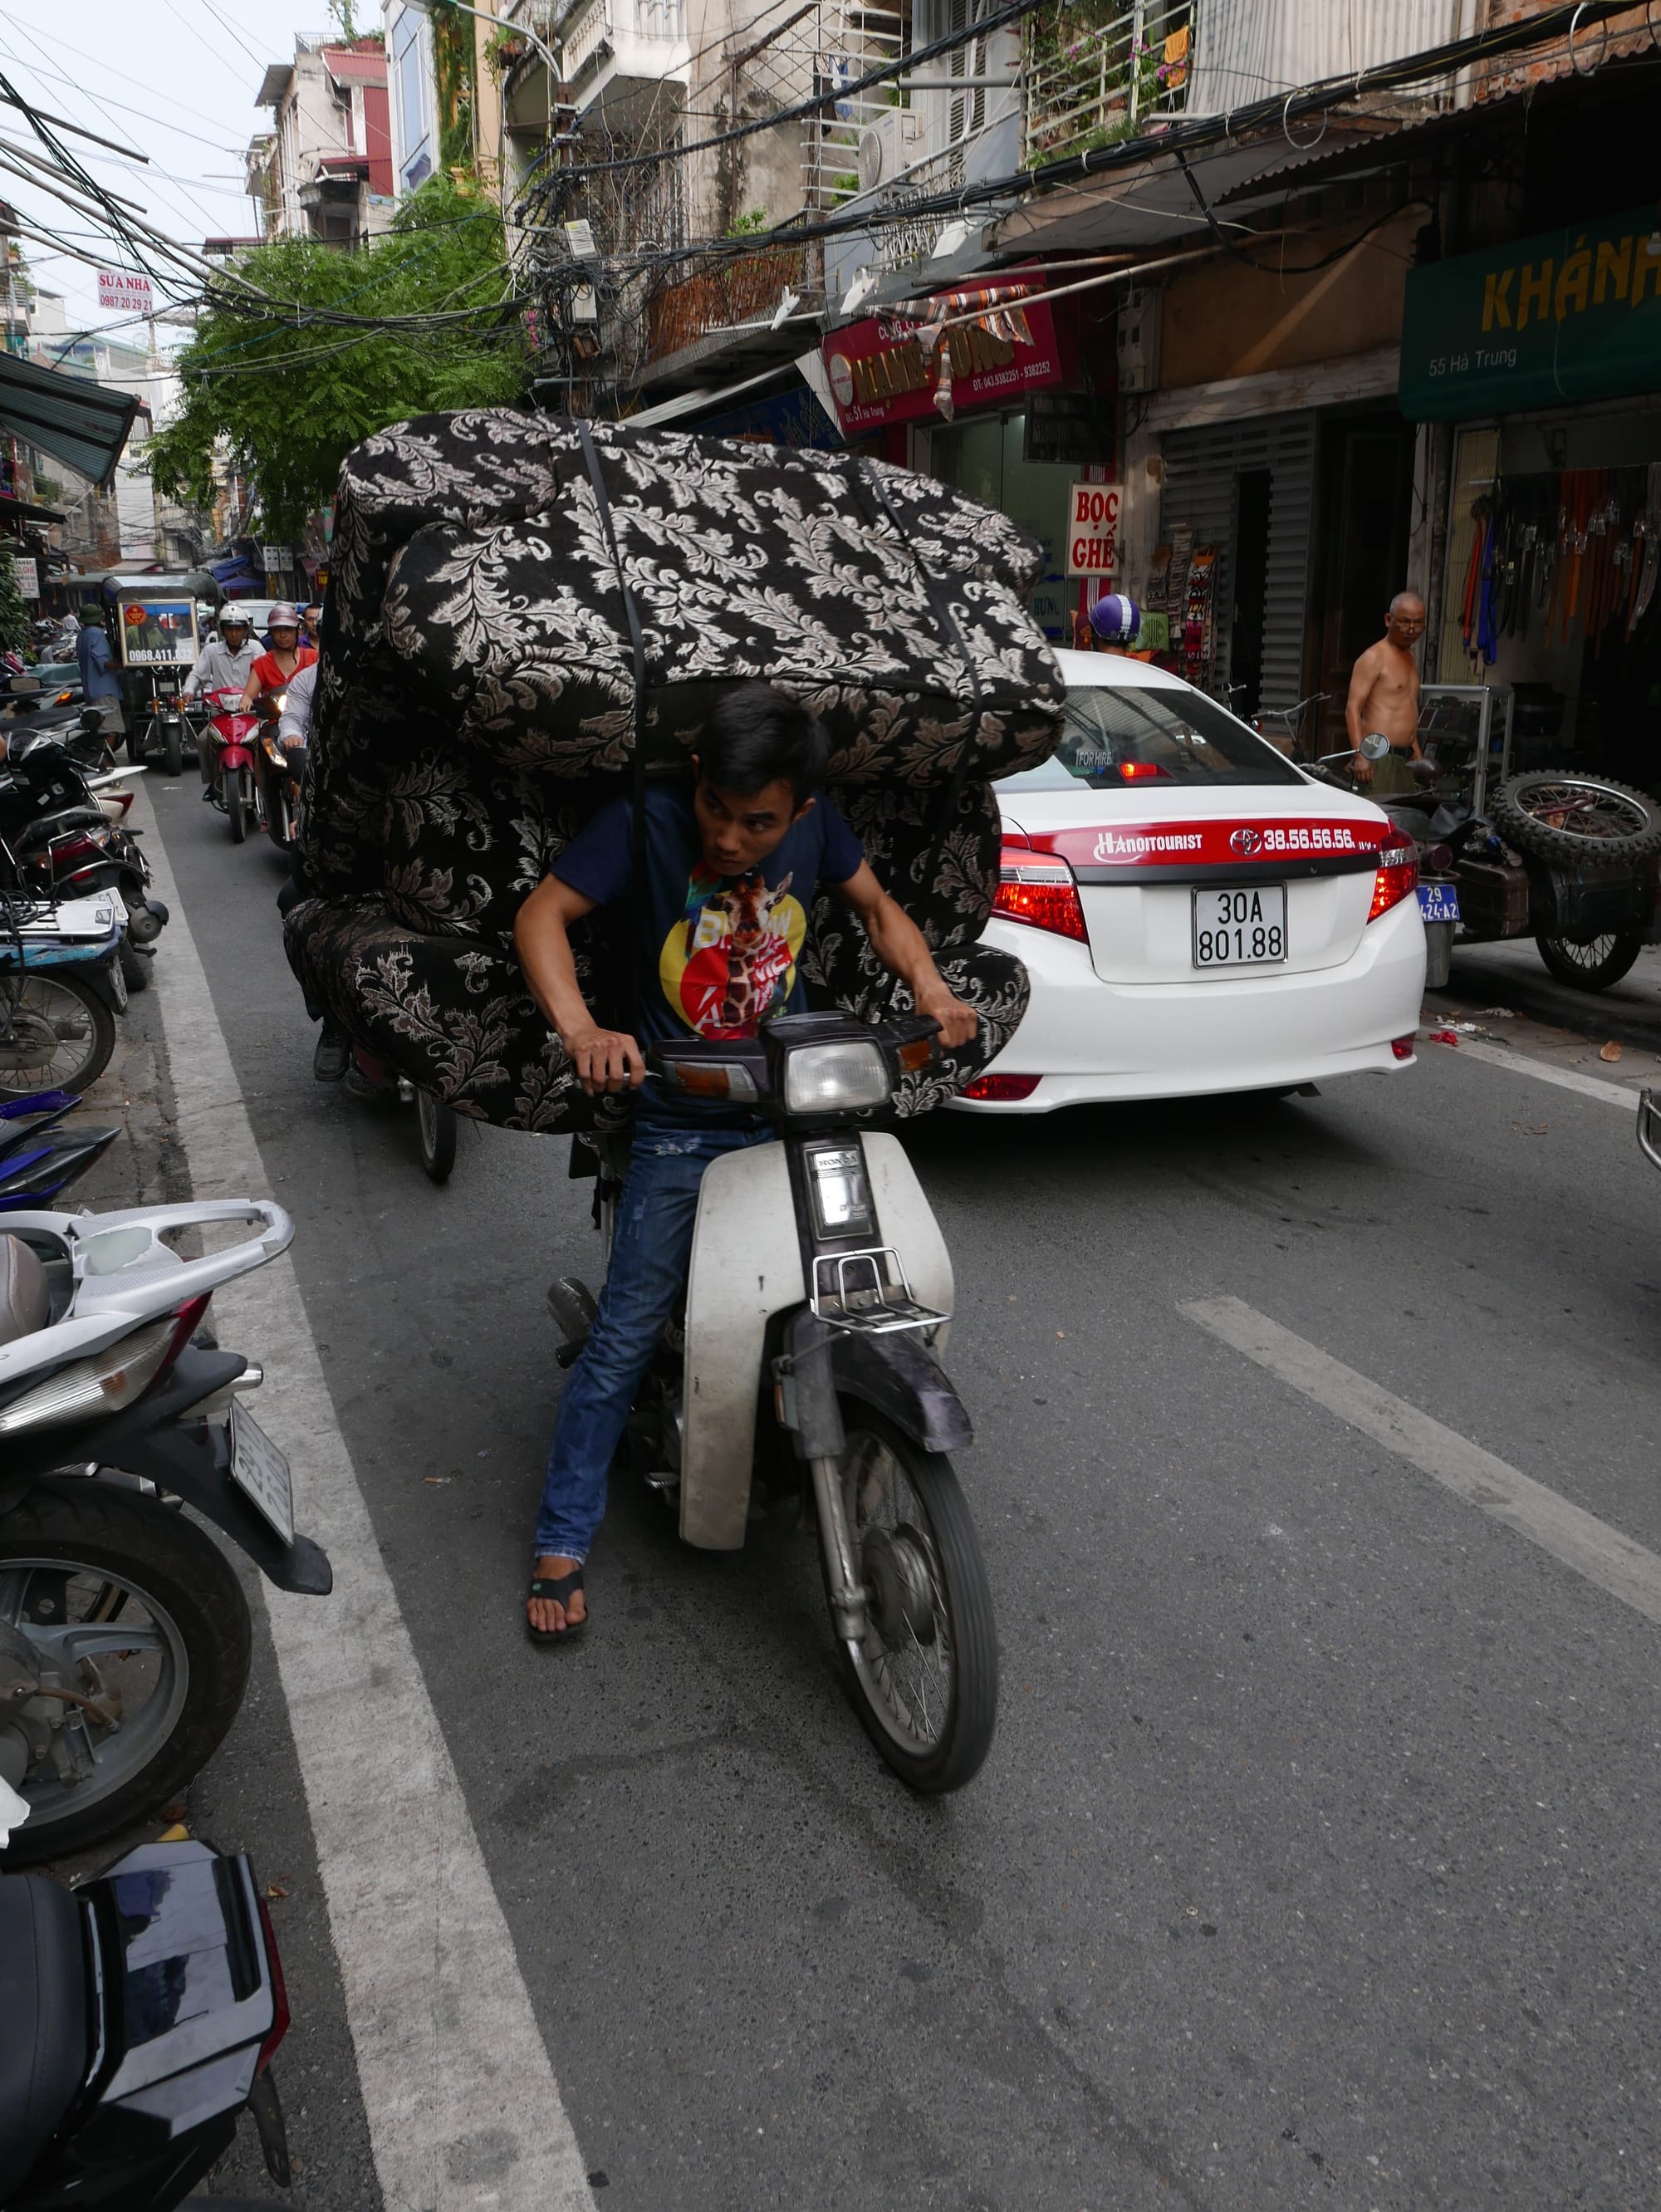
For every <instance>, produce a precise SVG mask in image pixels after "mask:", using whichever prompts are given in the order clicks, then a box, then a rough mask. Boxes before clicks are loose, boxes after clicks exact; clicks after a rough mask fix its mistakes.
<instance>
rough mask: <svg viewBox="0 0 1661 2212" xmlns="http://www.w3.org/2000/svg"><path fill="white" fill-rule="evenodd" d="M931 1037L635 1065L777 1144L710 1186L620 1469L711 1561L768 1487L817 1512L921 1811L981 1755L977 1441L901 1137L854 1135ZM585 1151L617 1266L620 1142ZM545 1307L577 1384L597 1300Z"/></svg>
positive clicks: (845, 1642)
mask: <svg viewBox="0 0 1661 2212" xmlns="http://www.w3.org/2000/svg"><path fill="white" fill-rule="evenodd" d="M937 1029H938V1024H936V1023H934V1022H932V1021H929V1020H927V1019H924V1018H918V1017H911V1018H906V1019H904V1020H900V1021H894V1022H889V1023H887V1024H883V1025H882V1026H881V1027H879V1028H875V1029H873V1028H868V1027H867V1026H866V1025H865V1024H863V1023H861V1022H858V1021H855V1020H854V1019H852V1017H850V1016H848V1015H845V1014H840V1013H814V1014H791V1015H787V1016H785V1017H784V1018H781V1019H779V1020H776V1021H772V1022H769V1023H767V1024H766V1026H765V1029H764V1030H763V1033H762V1035H761V1036H760V1037H759V1038H745V1039H738V1040H731V1041H728V1040H713V1039H707V1038H701V1037H700V1038H694V1039H688V1041H686V1042H676V1043H674V1044H666V1045H661V1046H658V1047H655V1048H648V1050H647V1053H646V1061H647V1065H648V1066H649V1067H650V1068H651V1070H652V1073H653V1075H654V1076H655V1077H657V1078H658V1079H659V1080H660V1081H661V1083H662V1084H663V1086H664V1091H666V1092H668V1093H670V1095H672V1096H675V1097H681V1098H683V1099H686V1100H688V1101H694V1100H695V1101H701V1102H705V1103H718V1102H730V1103H735V1104H742V1105H743V1106H744V1107H746V1108H747V1109H750V1110H752V1111H755V1112H759V1113H761V1114H764V1115H767V1117H768V1119H769V1120H771V1121H772V1122H773V1126H774V1127H775V1128H776V1129H777V1131H778V1133H779V1140H780V1141H779V1142H778V1143H776V1144H764V1145H757V1146H751V1147H749V1148H748V1149H746V1150H743V1151H740V1152H730V1153H727V1154H725V1155H724V1156H723V1157H721V1158H718V1159H716V1160H715V1161H713V1162H712V1164H711V1165H710V1167H709V1168H708V1169H707V1170H706V1173H705V1176H704V1179H703V1183H702V1186H701V1188H700V1193H699V1200H698V1218H697V1227H696V1231H695V1233H694V1242H693V1248H692V1264H691V1269H690V1273H689V1275H688V1283H687V1293H686V1307H685V1322H684V1327H683V1328H682V1327H675V1328H670V1329H668V1330H666V1331H665V1333H664V1341H663V1344H662V1346H661V1348H660V1351H659V1353H658V1360H657V1362H656V1364H655V1366H654V1368H653V1370H652V1373H651V1374H650V1375H649V1376H648V1377H647V1380H646V1384H645V1386H644V1387H643V1389H642V1391H641V1394H640V1399H639V1400H638V1401H637V1402H636V1406H635V1409H634V1412H633V1415H632V1416H631V1419H630V1425H629V1434H628V1442H627V1449H628V1451H629V1454H630V1456H631V1457H632V1459H633V1461H634V1462H635V1464H636V1465H637V1467H638V1468H639V1469H640V1472H641V1473H642V1474H644V1475H645V1477H646V1480H647V1482H648V1483H649V1484H650V1485H651V1486H652V1487H653V1488H654V1489H656V1490H657V1491H658V1492H660V1493H661V1494H662V1495H663V1496H664V1497H665V1498H668V1499H670V1500H671V1501H673V1502H674V1503H675V1504H676V1506H677V1508H678V1511H679V1515H680V1529H681V1534H682V1537H683V1538H684V1539H685V1541H687V1542H688V1543H690V1544H694V1545H697V1546H700V1547H703V1548H706V1549H709V1550H714V1551H733V1550H737V1549H738V1548H739V1547H741V1546H742V1545H743V1541H744V1535H745V1528H746V1524H747V1522H748V1520H749V1511H750V1500H751V1494H752V1487H753V1486H754V1485H755V1484H757V1483H758V1482H759V1484H760V1485H761V1486H762V1487H763V1488H765V1489H777V1488H778V1487H779V1486H781V1484H782V1485H784V1486H788V1487H789V1488H791V1489H793V1490H794V1491H795V1492H797V1495H798V1496H799V1497H801V1498H802V1499H803V1505H804V1507H805V1504H806V1500H807V1498H808V1497H809V1496H810V1498H811V1500H812V1510H814V1512H815V1515H816V1517H817V1521H818V1527H819V1539H820V1547H821V1558H822V1564H823V1570H824V1577H825V1586H826V1591H827V1596H828V1599H829V1604H830V1612H831V1617H832V1621H833V1625H834V1636H835V1639H836V1644H837V1650H838V1655H839V1657H840V1662H841V1668H842V1674H843V1679H844V1682H845V1684H846V1688H847V1691H848V1693H849V1696H850V1698H851V1699H852V1703H853V1705H854V1707H855V1710H856V1711H857V1712H858V1715H859V1717H860V1720H861V1721H862V1722H863V1723H864V1727H865V1729H866V1731H867V1733H868V1734H869V1735H870V1739H871V1741H872V1742H873V1743H874V1744H875V1745H876V1749H877V1751H878V1752H879V1753H881V1755H882V1758H883V1759H885V1760H886V1761H887V1762H888V1765H889V1766H890V1767H891V1768H892V1769H893V1770H894V1772H895V1773H896V1774H897V1775H899V1776H900V1779H901V1780H902V1781H904V1782H906V1783H907V1784H910V1786H911V1787H912V1789H913V1790H919V1791H924V1792H928V1793H935V1792H940V1791H944V1790H956V1789H960V1788H961V1786H962V1785H963V1784H965V1783H966V1782H967V1781H968V1780H969V1779H970V1778H972V1777H973V1775H974V1774H975V1772H976V1771H978V1769H979V1766H980V1765H981V1762H982V1761H983V1760H984V1759H985V1756H986V1753H987V1751H988V1749H989V1748H990V1747H991V1740H992V1732H993V1729H994V1727H995V1726H996V1723H997V1632H996V1628H995V1626H994V1622H993V1617H992V1601H991V1591H990V1589H989V1588H988V1586H987V1581H986V1571H985V1565H984V1563H983V1561H982V1559H981V1555H980V1547H979V1542H978V1541H977V1539H976V1535H975V1531H974V1524H973V1521H972V1519H971V1518H970V1515H969V1509H968V1506H967V1503H966V1502H965V1500H964V1498H963V1494H962V1492H961V1489H960V1488H959V1486H958V1481H957V1477H956V1474H955V1472H954V1471H953V1468H952V1463H951V1461H950V1460H949V1458H948V1456H947V1454H948V1453H949V1452H951V1451H954V1450H956V1449H961V1448H962V1447H964V1446H966V1445H967V1444H969V1443H973V1431H972V1429H971V1426H970V1423H969V1417H968V1414H967V1412H966V1411H965V1410H964V1407H963V1404H962V1401H961V1400H960V1398H959V1397H958V1395H957V1392H956V1390H955V1389H954V1388H953V1386H952V1383H950V1381H949V1379H948V1377H947V1375H946V1372H945V1370H944V1369H943V1367H942V1365H941V1364H940V1358H939V1355H940V1353H941V1352H943V1349H944V1347H945V1343H946V1337H947V1332H948V1329H949V1323H950V1321H951V1307H952V1267H951V1260H950V1256H949V1254H948V1252H947V1250H946V1246H945V1242H944V1239H943V1237H942V1236H941V1234H940V1231H939V1228H938V1226H937V1223H936V1221H935V1218H934V1215H933V1213H932V1212H931V1210H930V1207H929V1202H928V1200H927V1199H926V1198H925V1197H924V1194H923V1190H922V1187H921V1185H920V1184H919V1183H918V1180H917V1177H916V1176H915V1174H914V1173H913V1172H912V1167H911V1164H910V1162H909V1161H908V1160H907V1159H906V1154H905V1152H904V1150H903V1149H902V1147H901V1146H900V1141H899V1139H898V1138H896V1137H894V1136H893V1135H891V1134H889V1133H886V1132H880V1131H877V1130H875V1129H872V1128H870V1127H868V1126H866V1124H867V1123H868V1121H869V1120H870V1115H871V1114H872V1113H873V1112H874V1111H876V1110H879V1109H882V1107H883V1106H885V1105H886V1104H887V1103H888V1099H889V1097H890V1095H891V1093H892V1091H893V1089H894V1085H895V1083H896V1082H897V1081H898V1079H899V1078H900V1074H901V1073H902V1072H903V1071H906V1070H910V1069H916V1068H919V1067H923V1066H928V1065H930V1064H931V1062H932V1061H933V1060H934V1058H935V1056H936V1053H937V1047H936V1045H935V1042H934V1039H935V1036H936V1034H937ZM579 1142H587V1143H588V1145H589V1147H590V1151H591V1156H592V1159H593V1165H594V1170H595V1171H596V1172H597V1176H598V1177H599V1182H598V1188H597V1200H596V1207H595V1212H596V1215H597V1225H598V1226H599V1227H600V1229H601V1231H602V1236H603V1239H604V1242H605V1244H606V1248H607V1250H608V1251H609V1230H610V1221H611V1216H612V1212H613V1209H614V1208H615V1201H616V1195H617V1193H618V1191H619V1190H620V1189H621V1158H620V1151H619V1146H618V1142H617V1140H615V1139H597V1140H583V1139H579ZM549 1305H550V1308H551V1309H552V1310H553V1311H554V1314H555V1319H556V1320H558V1321H560V1322H561V1325H562V1327H563V1328H564V1329H565V1333H566V1334H567V1347H566V1350H565V1351H564V1352H562V1353H561V1359H562V1360H563V1361H564V1362H566V1364H569V1362H570V1360H572V1359H573V1358H575V1357H576V1354H577V1352H579V1350H580V1349H581V1346H582V1344H583V1342H584V1340H585V1337H586V1334H587V1329H588V1325H589V1322H590V1321H591V1318H592V1316H593V1313H594V1310H595V1302H594V1299H593V1297H592V1294H591V1292H590V1291H589V1290H588V1289H587V1287H586V1286H585V1285H584V1284H582V1283H581V1282H579V1281H578V1280H577V1279H575V1278H573V1277H567V1278H565V1279H562V1280H561V1282H559V1283H556V1284H555V1286H554V1288H553V1290H552V1291H550V1292H549ZM758 1424H759V1435H758Z"/></svg>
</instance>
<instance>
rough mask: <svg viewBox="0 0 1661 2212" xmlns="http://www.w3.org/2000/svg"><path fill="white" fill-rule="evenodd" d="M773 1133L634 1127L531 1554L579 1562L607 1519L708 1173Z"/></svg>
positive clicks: (654, 1124) (682, 1279) (659, 1124)
mask: <svg viewBox="0 0 1661 2212" xmlns="http://www.w3.org/2000/svg"><path fill="white" fill-rule="evenodd" d="M772 1136H773V1131H772V1130H771V1129H766V1128H757V1129H700V1128H696V1127H690V1126H688V1124H687V1123H686V1122H684V1121H676V1122H667V1121H640V1122H637V1123H636V1126H635V1132H634V1143H633V1150H632V1152H631V1153H630V1156H629V1163H628V1173H627V1176H626V1177H625V1179H624V1182H623V1188H622V1192H621V1195H620V1197H619V1198H618V1200H617V1219H616V1226H615V1232H614V1234H613V1237H612V1243H611V1264H610V1266H609V1267H608V1269H607V1271H606V1279H605V1288H604V1289H603V1291H601V1293H600V1310H599V1312H598V1313H597V1315H596V1316H595V1317H594V1326H593V1328H591V1330H590V1331H589V1334H588V1341H587V1343H586V1344H585V1346H583V1349H582V1352H581V1353H580V1355H579V1358H578V1360H577V1363H576V1364H575V1366H574V1367H573V1369H572V1370H571V1379H570V1381H569V1382H568V1383H567V1384H566V1386H565V1395H564V1396H563V1397H562V1398H561V1401H560V1417H559V1419H558V1420H557V1421H556V1422H555V1427H554V1443H553V1446H552V1448H551V1449H550V1450H549V1455H548V1472H547V1474H545V1475H544V1476H543V1502H542V1505H541V1508H540V1510H539V1511H538V1512H537V1515H536V1556H537V1558H538V1559H541V1558H542V1557H543V1555H544V1554H551V1555H553V1556H555V1557H557V1558H561V1559H586V1558H587V1556H588V1547H589V1546H590V1545H591V1543H592V1542H593V1541H594V1532H595V1530H596V1529H597V1528H598V1527H599V1525H600V1522H601V1520H602V1519H603V1516H604V1513H605V1479H606V1473H607V1470H608V1469H609V1467H610V1465H611V1462H612V1460H613V1458H614V1457H615V1454H616V1450H617V1447H618V1445H619V1444H620V1443H621V1442H622V1436H623V1429H624V1425H625V1424H626V1423H627V1419H628V1414H629V1408H630V1407H632V1406H633V1403H634V1394H635V1393H636V1391H637V1390H639V1389H640V1382H641V1378H642V1377H643V1376H645V1374H646V1370H647V1368H648V1367H650V1365H651V1364H652V1355H653V1354H654V1353H655V1352H656V1351H657V1349H658V1339H659V1338H660V1337H661V1336H662V1334H663V1332H664V1322H666V1321H668V1320H669V1318H670V1316H671V1315H672V1314H673V1313H674V1311H675V1302H676V1299H677V1298H678V1297H680V1295H681V1292H682V1289H683V1288H684V1286H685V1284H686V1279H687V1263H688V1261H689V1260H690V1259H691V1257H692V1231H693V1225H694V1223H695V1221H696V1219H697V1218H698V1190H699V1186H700V1184H701V1183H702V1182H703V1180H704V1170H705V1169H706V1167H707V1166H708V1165H709V1164H710V1162H711V1161H712V1160H713V1159H718V1158H720V1156H721V1154H722V1153H724V1152H742V1151H743V1150H744V1149H745V1148H746V1147H747V1146H750V1145H760V1144H766V1143H767V1142H768V1141H769V1140H770V1139H772Z"/></svg>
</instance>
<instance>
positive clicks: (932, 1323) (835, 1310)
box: [809, 1244, 951, 1336]
mask: <svg viewBox="0 0 1661 2212" xmlns="http://www.w3.org/2000/svg"><path fill="white" fill-rule="evenodd" d="M886 1261H892V1262H893V1273H894V1275H895V1276H897V1277H898V1278H899V1288H898V1289H897V1290H896V1289H895V1287H894V1283H893V1281H892V1280H891V1279H890V1277H889V1272H888V1267H886V1266H885V1265H884V1262H886ZM826 1268H831V1269H834V1281H833V1283H832V1284H831V1285H829V1286H828V1287H827V1285H826V1282H825V1278H824V1270H825V1269H826ZM862 1270H863V1271H864V1275H865V1278H866V1279H864V1280H863V1281H862V1280H860V1279H858V1274H859V1271H862ZM809 1303H810V1304H811V1306H812V1309H813V1317H814V1319H815V1321H821V1322H824V1323H825V1325H826V1327H827V1328H844V1329H848V1330H850V1331H852V1332H853V1333H854V1334H858V1335H862V1336H886V1335H888V1334H891V1333H892V1332H894V1331H895V1330H898V1329H902V1328H917V1329H924V1328H942V1327H943V1326H944V1324H945V1323H946V1322H949V1320H950V1319H951V1316H950V1315H949V1314H948V1313H940V1312H938V1311H937V1310H936V1309H935V1308H934V1307H933V1306H925V1305H924V1304H921V1303H920V1302H919V1301H918V1299H917V1298H915V1297H912V1286H911V1283H910V1281H909V1279H907V1277H906V1266H905V1262H904V1261H902V1260H901V1258H900V1255H899V1253H898V1252H896V1251H895V1249H894V1246H893V1245H892V1244H873V1245H872V1246H870V1249H868V1250H865V1251H863V1252H821V1253H820V1254H819V1255H817V1256H816V1257H815V1261H814V1263H813V1297H812V1298H811V1300H810V1301H809Z"/></svg>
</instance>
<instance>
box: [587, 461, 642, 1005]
mask: <svg viewBox="0 0 1661 2212" xmlns="http://www.w3.org/2000/svg"><path fill="white" fill-rule="evenodd" d="M577 435H578V438H579V441H580V442H581V445H582V449H583V460H584V463H585V465H586V467H587V470H588V480H589V482H590V483H591V484H592V485H593V487H594V503H595V505H596V507H597V508H598V509H599V514H600V527H601V528H602V529H603V531H604V532H605V542H606V544H607V547H608V548H609V551H610V554H611V558H612V560H613V562H614V563H615V566H616V570H617V589H618V590H619V591H620V592H621V593H622V595H623V617H624V619H625V620H626V621H627V624H628V642H629V650H630V653H631V654H632V656H633V663H634V750H633V758H632V760H631V761H630V763H629V768H630V780H631V782H632V784H633V804H634V818H633V839H632V849H633V878H634V896H633V900H632V901H631V902H630V913H629V936H630V939H631V951H632V952H633V963H634V967H635V969H636V971H637V981H639V980H641V979H644V977H645V975H646V972H647V970H648V969H649V967H650V964H651V961H650V947H649V946H648V945H646V937H645V931H646V640H645V638H644V637H643V635H641V631H640V609H639V608H638V607H637V606H636V605H635V604H634V594H633V592H632V591H630V589H629V587H628V577H627V573H626V571H625V570H624V568H623V556H622V550H621V547H620V546H619V544H618V543H617V526H616V523H615V520H614V518H613V515H612V512H611V496H610V494H609V492H608V491H607V490H606V488H605V477H604V476H603V474H602V473H601V469H600V457H599V455H598V454H597V453H596V452H595V450H594V440H593V438H592V436H591V435H590V432H589V428H588V424H587V423H586V422H582V421H579V422H578V424H577Z"/></svg>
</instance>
